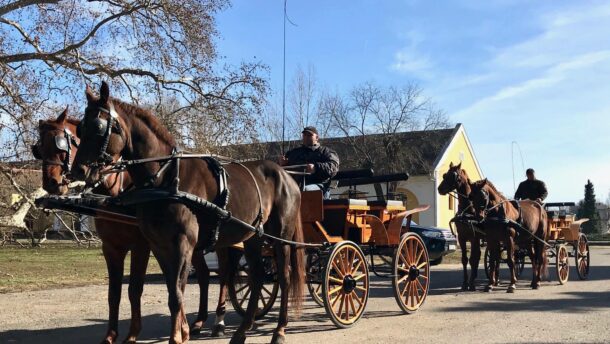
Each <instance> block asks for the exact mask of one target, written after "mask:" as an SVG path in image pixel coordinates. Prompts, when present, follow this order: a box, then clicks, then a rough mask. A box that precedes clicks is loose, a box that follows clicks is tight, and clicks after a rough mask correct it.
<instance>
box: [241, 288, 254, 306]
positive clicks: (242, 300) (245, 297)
mask: <svg viewBox="0 0 610 344" xmlns="http://www.w3.org/2000/svg"><path fill="white" fill-rule="evenodd" d="M251 291H252V289H248V291H247V292H246V294H245V295H244V297H243V298H242V299H241V301H239V307H241V308H243V307H244V302H246V300H248V296H250V292H251Z"/></svg>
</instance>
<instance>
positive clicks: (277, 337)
mask: <svg viewBox="0 0 610 344" xmlns="http://www.w3.org/2000/svg"><path fill="white" fill-rule="evenodd" d="M284 343H286V336H285V335H283V334H279V333H274V334H273V338H271V344H284Z"/></svg>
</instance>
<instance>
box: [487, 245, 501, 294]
mask: <svg viewBox="0 0 610 344" xmlns="http://www.w3.org/2000/svg"><path fill="white" fill-rule="evenodd" d="M487 246H488V248H489V281H488V283H487V286H486V287H485V291H486V292H491V291H492V290H493V287H494V286H495V285H496V281H497V278H498V277H497V275H498V269H497V268H496V266H497V264H498V263H499V261H500V243H499V242H496V241H492V240H488V241H487Z"/></svg>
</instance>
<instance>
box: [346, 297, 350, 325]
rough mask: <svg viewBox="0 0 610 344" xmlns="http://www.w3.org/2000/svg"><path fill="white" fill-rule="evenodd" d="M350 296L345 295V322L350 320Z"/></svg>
mask: <svg viewBox="0 0 610 344" xmlns="http://www.w3.org/2000/svg"><path fill="white" fill-rule="evenodd" d="M349 298H350V296H349V295H345V320H349Z"/></svg>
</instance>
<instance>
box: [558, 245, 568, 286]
mask: <svg viewBox="0 0 610 344" xmlns="http://www.w3.org/2000/svg"><path fill="white" fill-rule="evenodd" d="M568 258H569V256H568V249H567V248H566V245H559V246H558V247H557V256H555V263H556V265H557V279H559V283H560V284H565V283H566V282H567V281H568V276H569V275H570V262H569V260H568Z"/></svg>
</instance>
